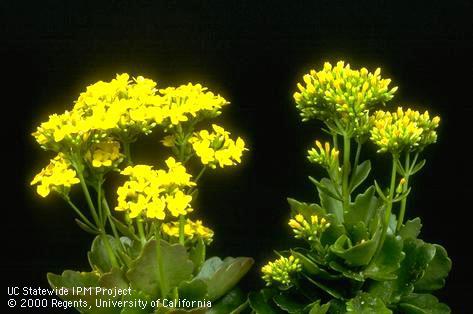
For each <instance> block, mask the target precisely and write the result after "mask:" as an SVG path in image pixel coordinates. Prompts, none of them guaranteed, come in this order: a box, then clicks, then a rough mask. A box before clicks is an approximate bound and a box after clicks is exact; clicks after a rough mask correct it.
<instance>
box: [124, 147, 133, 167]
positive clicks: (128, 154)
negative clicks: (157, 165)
mask: <svg viewBox="0 0 473 314" xmlns="http://www.w3.org/2000/svg"><path fill="white" fill-rule="evenodd" d="M123 150H124V151H125V156H126V160H127V161H128V164H129V165H130V166H133V161H132V159H131V150H130V142H124V143H123Z"/></svg>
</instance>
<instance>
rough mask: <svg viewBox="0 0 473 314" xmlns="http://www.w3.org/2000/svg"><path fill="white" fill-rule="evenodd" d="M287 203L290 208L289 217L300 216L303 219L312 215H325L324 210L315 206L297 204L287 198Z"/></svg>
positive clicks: (297, 202) (295, 201) (302, 203)
mask: <svg viewBox="0 0 473 314" xmlns="http://www.w3.org/2000/svg"><path fill="white" fill-rule="evenodd" d="M287 202H288V203H289V207H290V208H291V215H292V216H295V215H297V214H301V215H302V216H304V217H310V216H312V215H325V214H326V212H325V210H324V209H323V208H322V207H320V206H319V205H317V204H309V203H304V202H299V201H297V200H295V199H293V198H288V199H287Z"/></svg>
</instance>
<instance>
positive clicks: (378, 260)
mask: <svg viewBox="0 0 473 314" xmlns="http://www.w3.org/2000/svg"><path fill="white" fill-rule="evenodd" d="M402 244H403V242H402V238H401V237H400V236H394V235H392V234H388V235H386V239H385V241H384V243H383V247H382V248H381V251H380V252H379V254H378V255H377V256H376V257H375V259H374V260H373V262H371V264H370V265H369V266H368V267H367V268H366V269H365V270H364V271H363V274H364V275H365V277H368V278H371V279H374V280H392V279H396V278H397V274H396V271H397V270H398V269H399V268H400V267H401V261H402V259H403V258H404V255H405V254H404V252H402Z"/></svg>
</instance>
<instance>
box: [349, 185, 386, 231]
mask: <svg viewBox="0 0 473 314" xmlns="http://www.w3.org/2000/svg"><path fill="white" fill-rule="evenodd" d="M381 205H382V202H381V201H380V200H379V199H378V198H377V197H376V196H375V188H374V186H370V187H369V188H368V189H366V191H365V192H364V193H363V194H359V195H358V196H357V197H356V198H355V201H354V202H353V203H352V204H350V210H349V211H348V212H347V213H345V221H346V222H348V223H357V222H359V221H362V222H364V223H365V225H368V222H369V221H370V220H371V219H372V217H373V216H374V215H375V214H376V213H377V211H378V210H379V208H380V207H381Z"/></svg>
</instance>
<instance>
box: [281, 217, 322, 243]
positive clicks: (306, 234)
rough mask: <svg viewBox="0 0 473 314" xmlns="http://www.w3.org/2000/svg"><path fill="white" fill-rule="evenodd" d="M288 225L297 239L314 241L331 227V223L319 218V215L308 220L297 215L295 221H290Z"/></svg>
mask: <svg viewBox="0 0 473 314" xmlns="http://www.w3.org/2000/svg"><path fill="white" fill-rule="evenodd" d="M288 225H289V226H290V227H291V228H292V231H293V232H294V234H295V237H296V238H298V239H305V240H308V241H314V240H316V239H317V238H318V237H320V235H321V234H322V233H323V232H324V231H325V230H327V228H328V227H330V223H329V222H328V221H327V220H326V219H325V218H323V217H322V218H319V216H317V215H311V216H310V217H309V220H307V219H306V218H305V217H304V216H302V215H301V214H297V215H296V216H295V217H294V218H293V219H290V220H289V223H288Z"/></svg>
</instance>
